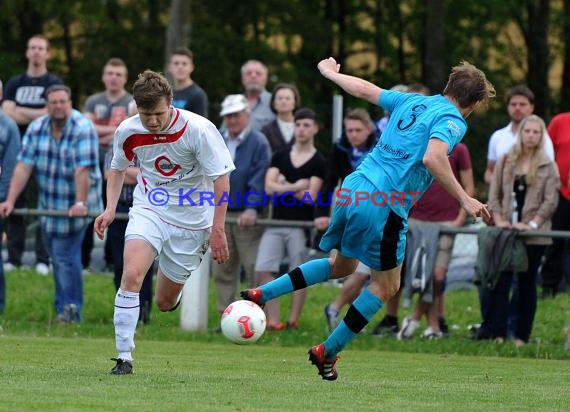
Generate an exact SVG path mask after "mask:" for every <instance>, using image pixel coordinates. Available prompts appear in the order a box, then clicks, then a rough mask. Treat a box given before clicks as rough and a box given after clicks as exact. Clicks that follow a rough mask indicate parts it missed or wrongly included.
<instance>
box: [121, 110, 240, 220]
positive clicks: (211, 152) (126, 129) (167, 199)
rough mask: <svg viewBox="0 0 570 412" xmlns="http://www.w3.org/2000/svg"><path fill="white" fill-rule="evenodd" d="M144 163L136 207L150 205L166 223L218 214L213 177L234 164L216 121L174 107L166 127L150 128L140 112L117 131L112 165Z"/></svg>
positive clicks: (138, 186)
mask: <svg viewBox="0 0 570 412" xmlns="http://www.w3.org/2000/svg"><path fill="white" fill-rule="evenodd" d="M135 156H136V157H137V159H138V160H139V163H140V173H139V175H138V178H137V180H138V183H137V187H136V188H135V191H134V201H133V206H134V207H142V208H146V209H151V210H153V211H154V212H156V213H157V214H158V215H159V217H160V218H161V219H162V220H164V221H165V222H167V223H170V224H172V225H176V226H179V227H183V228H187V229H205V228H208V227H210V226H212V221H213V218H214V206H215V201H214V183H213V181H214V180H215V179H216V178H217V177H219V176H223V175H226V174H228V173H230V172H231V171H232V170H234V169H235V166H234V164H233V162H232V158H231V156H230V153H229V151H228V149H227V147H226V144H225V143H224V140H223V138H222V136H221V135H220V133H219V132H218V129H217V128H216V126H214V125H213V124H212V122H210V121H209V120H208V119H206V118H204V117H202V116H198V115H197V114H194V113H192V112H189V111H186V110H181V109H176V108H172V119H171V121H170V124H169V126H168V128H167V129H166V130H164V131H162V132H160V133H151V132H149V131H148V130H147V129H145V128H144V126H143V125H142V123H141V120H140V117H139V115H135V116H132V117H130V118H128V119H126V120H125V121H123V122H122V123H121V124H120V125H119V127H118V128H117V131H116V132H115V141H114V149H113V160H112V162H111V169H116V170H125V169H126V168H127V167H129V166H131V165H133V161H134V158H135Z"/></svg>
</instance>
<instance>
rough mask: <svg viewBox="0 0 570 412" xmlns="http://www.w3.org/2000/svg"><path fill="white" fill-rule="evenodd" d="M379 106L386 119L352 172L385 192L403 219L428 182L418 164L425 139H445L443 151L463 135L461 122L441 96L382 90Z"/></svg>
mask: <svg viewBox="0 0 570 412" xmlns="http://www.w3.org/2000/svg"><path fill="white" fill-rule="evenodd" d="M379 105H380V106H381V107H382V108H383V109H385V110H386V111H388V112H390V121H389V123H388V125H387V127H386V129H385V130H384V132H383V133H382V137H381V139H380V141H379V142H378V144H377V145H376V147H375V148H374V149H373V150H372V151H371V152H370V153H369V155H368V156H366V158H365V159H364V160H363V161H362V163H361V164H360V165H359V166H358V168H357V169H356V172H357V173H360V174H361V175H363V176H364V177H365V178H367V179H368V180H370V182H371V183H372V184H373V185H374V186H375V187H376V188H377V189H378V191H380V192H383V193H385V194H386V196H388V203H389V206H390V208H391V209H392V210H393V211H394V212H395V213H397V214H398V215H399V216H401V217H403V218H407V216H408V212H409V210H410V209H411V207H412V206H413V204H414V203H417V201H418V200H419V199H420V197H421V196H422V195H423V193H424V192H425V191H426V190H427V188H428V187H429V185H430V184H431V183H432V181H433V177H432V176H431V175H430V173H429V171H428V170H427V168H426V167H425V165H424V164H423V162H422V159H423V157H424V154H425V152H426V150H427V145H428V142H429V139H431V138H437V139H440V140H442V141H444V142H445V143H447V145H448V146H449V150H448V154H449V153H451V151H452V150H453V148H454V147H455V145H457V144H458V143H459V142H460V141H461V139H462V138H463V136H464V135H465V132H466V131H467V124H466V122H465V119H464V118H463V116H461V113H460V112H459V110H458V109H457V108H456V107H455V106H454V105H453V104H452V103H451V102H450V101H449V100H448V99H447V98H445V97H443V96H442V95H435V96H423V95H420V94H413V93H402V92H397V91H390V90H384V91H383V92H382V93H381V95H380V99H379ZM399 193H403V194H401V195H400V194H399ZM399 199H402V200H399Z"/></svg>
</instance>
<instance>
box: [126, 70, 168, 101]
mask: <svg viewBox="0 0 570 412" xmlns="http://www.w3.org/2000/svg"><path fill="white" fill-rule="evenodd" d="M163 97H164V98H166V100H167V103H168V104H169V105H170V103H172V87H171V86H170V84H169V83H168V80H166V78H165V77H164V76H163V75H162V74H160V73H157V72H153V71H152V70H145V71H144V72H142V73H141V74H139V77H138V79H137V81H136V82H135V84H134V85H133V98H134V99H135V102H136V104H137V107H139V108H141V109H152V108H153V107H155V106H156V105H157V103H158V102H159V101H160V99H161V98H163Z"/></svg>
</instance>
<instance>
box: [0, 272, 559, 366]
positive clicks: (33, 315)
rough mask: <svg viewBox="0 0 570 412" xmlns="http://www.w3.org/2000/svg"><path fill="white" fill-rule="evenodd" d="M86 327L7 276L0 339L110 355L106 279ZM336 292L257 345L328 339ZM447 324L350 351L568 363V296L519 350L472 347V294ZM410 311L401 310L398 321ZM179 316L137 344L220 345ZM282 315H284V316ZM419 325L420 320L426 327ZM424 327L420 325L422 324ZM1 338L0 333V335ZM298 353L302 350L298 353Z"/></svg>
mask: <svg viewBox="0 0 570 412" xmlns="http://www.w3.org/2000/svg"><path fill="white" fill-rule="evenodd" d="M84 279H85V307H84V310H83V316H84V319H85V320H84V322H83V323H82V324H81V325H71V326H69V325H58V324H56V323H55V316H56V314H55V313H54V309H53V279H52V278H51V277H41V276H38V275H37V274H35V272H32V271H29V270H22V271H14V272H10V273H8V274H7V298H6V302H7V304H6V309H5V311H4V313H3V315H0V326H1V327H2V329H3V332H2V333H3V334H4V335H6V336H21V337H33V336H37V337H41V336H49V337H79V338H81V337H83V338H106V339H108V340H109V344H108V346H107V352H108V354H109V356H111V355H112V354H113V342H112V341H113V339H112V337H113V302H114V295H115V290H114V285H113V280H112V278H111V277H110V276H105V275H90V276H86V277H85V278H84ZM338 290H339V289H337V288H334V287H331V286H329V285H328V284H324V285H318V286H314V287H312V288H311V289H310V291H309V295H308V299H307V303H306V305H305V309H304V311H303V316H302V317H301V319H300V324H299V330H297V331H289V330H288V331H283V332H268V333H266V334H265V335H264V336H263V337H262V338H261V340H260V341H259V343H258V344H259V345H262V346H270V347H282V346H293V347H301V348H305V347H306V346H310V345H313V344H315V343H318V342H321V341H322V340H323V339H324V338H326V336H327V330H326V327H325V321H324V317H323V307H324V306H325V305H326V304H327V303H329V302H331V301H332V300H333V299H334V297H335V296H336V294H337V292H338ZM446 299H447V303H446V312H447V320H448V323H449V324H450V326H451V327H452V330H451V337H450V338H449V339H444V340H439V341H429V342H425V341H423V340H422V339H420V338H419V337H418V338H416V339H412V340H409V341H397V340H396V339H394V338H385V339H378V338H376V337H374V336H371V335H370V334H369V333H368V332H367V331H364V332H363V333H362V334H361V336H359V337H358V339H355V340H354V342H353V343H352V344H351V346H350V348H351V349H381V350H386V351H398V352H420V353H438V354H442V355H443V354H460V355H485V356H499V357H516V358H526V357H528V358H537V359H569V358H570V352H564V350H563V346H564V334H563V328H564V326H565V325H566V322H569V321H570V318H569V313H570V295H568V294H562V295H560V296H558V297H557V298H556V299H547V300H540V301H539V303H538V310H537V315H536V320H535V326H534V330H533V334H532V338H531V339H532V341H531V343H530V344H529V345H527V346H526V347H524V348H522V349H516V348H515V347H514V345H513V344H512V343H511V342H507V343H505V344H503V345H497V344H495V343H494V342H471V341H470V340H469V339H468V331H467V326H468V325H469V324H472V323H478V322H480V315H479V304H478V298H477V294H476V292H475V291H451V292H449V293H447V295H446ZM215 302H216V291H215V286H214V285H213V283H212V284H211V285H210V288H209V305H208V310H209V318H208V319H209V325H208V326H209V329H214V328H216V327H217V326H218V322H219V314H218V313H217V311H216V308H215ZM281 306H282V312H283V313H286V311H287V308H288V306H289V297H284V298H282V305H281ZM409 312H410V310H404V309H402V310H401V313H400V319H403V317H404V316H406V315H408V314H409ZM383 315H384V311H381V312H380V313H379V314H378V315H377V316H376V318H375V319H374V320H373V321H372V322H371V325H370V326H372V325H374V324H375V323H376V322H378V321H379V320H380V319H381V317H382V316H383ZM179 316H180V312H166V313H160V312H159V311H158V310H157V308H156V307H153V309H152V313H151V323H150V325H149V326H142V327H139V329H138V331H137V341H139V343H140V345H137V351H138V348H140V347H142V346H143V345H144V344H145V343H144V342H145V341H147V340H159V341H171V340H173V341H188V340H191V341H196V342H206V343H207V342H217V343H222V342H225V338H224V337H223V336H221V335H220V334H218V333H209V332H207V331H204V332H196V333H189V332H185V331H182V330H181V328H180V326H179V325H180V321H179ZM284 316H285V315H284ZM424 322H425V321H424ZM422 326H424V325H422ZM0 336H1V334H0ZM303 350H304V349H303Z"/></svg>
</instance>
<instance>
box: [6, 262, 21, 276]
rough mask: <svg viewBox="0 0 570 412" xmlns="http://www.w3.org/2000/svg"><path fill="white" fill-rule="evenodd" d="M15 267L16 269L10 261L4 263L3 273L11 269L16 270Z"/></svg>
mask: <svg viewBox="0 0 570 412" xmlns="http://www.w3.org/2000/svg"><path fill="white" fill-rule="evenodd" d="M16 269H18V267H17V266H15V265H13V264H12V263H10V262H6V263H4V272H5V273H8V272H11V271H13V270H16Z"/></svg>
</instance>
